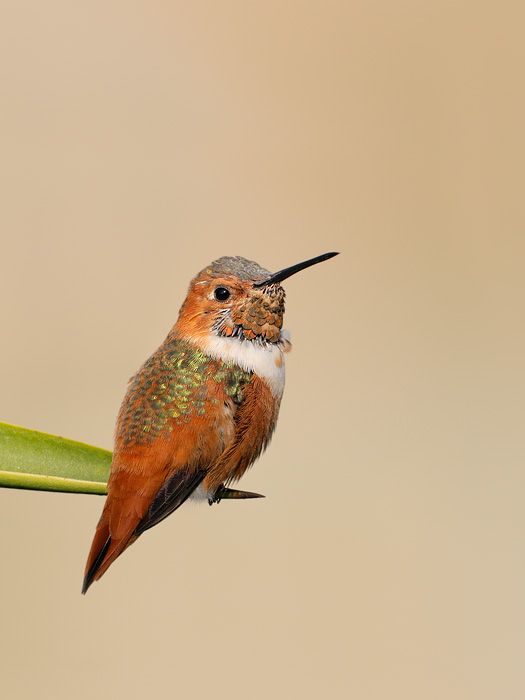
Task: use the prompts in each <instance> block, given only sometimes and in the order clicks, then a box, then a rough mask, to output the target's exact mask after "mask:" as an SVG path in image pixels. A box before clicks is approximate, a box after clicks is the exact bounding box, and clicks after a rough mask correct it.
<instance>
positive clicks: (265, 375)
mask: <svg viewBox="0 0 525 700" xmlns="http://www.w3.org/2000/svg"><path fill="white" fill-rule="evenodd" d="M286 342H287V341H285V343H286ZM199 345H200V347H201V349H202V350H203V351H204V352H205V353H206V354H207V355H210V357H213V358H214V359H216V360H222V361H223V362H232V363H234V364H236V365H239V367H242V368H243V369H244V370H246V371H248V372H255V374H257V375H258V376H259V377H261V379H264V380H265V382H266V383H267V384H268V386H269V387H270V391H271V392H272V394H273V395H274V396H276V397H277V398H279V399H280V398H281V396H282V395H283V390H284V351H285V349H284V347H283V346H281V344H275V343H267V344H266V345H260V344H259V343H256V342H252V341H251V340H239V338H227V337H226V336H220V335H210V336H208V338H207V339H206V341H205V342H204V343H202V342H201V343H199Z"/></svg>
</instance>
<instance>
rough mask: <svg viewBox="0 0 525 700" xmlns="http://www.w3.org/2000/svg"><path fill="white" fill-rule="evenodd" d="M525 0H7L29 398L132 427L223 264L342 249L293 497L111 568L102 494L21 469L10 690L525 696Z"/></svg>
mask: <svg viewBox="0 0 525 700" xmlns="http://www.w3.org/2000/svg"><path fill="white" fill-rule="evenodd" d="M522 5H523V3H516V4H515V5H511V4H510V3H508V2H499V3H486V2H485V3H484V2H481V3H480V2H474V1H472V2H457V1H454V2H447V1H446V0H437V1H433V2H430V1H429V2H426V1H423V2H422V1H421V0H412V1H410V0H407V1H406V2H399V3H398V2H395V3H394V2H390V1H387V0H379V1H378V2H363V1H362V0H355V1H353V2H339V3H337V2H321V1H319V0H318V1H316V2H298V1H296V2H289V1H286V0H285V1H283V0H281V1H279V2H277V1H273V0H272V1H268V0H264V1H261V2H247V1H244V2H241V1H238V2H210V1H208V2H195V3H189V2H177V1H174V2H170V3H164V2H152V3H145V2H144V3H140V2H117V1H116V0H109V1H108V0H104V2H97V1H96V0H95V2H89V3H88V2H85V3H71V2H66V1H65V0H64V1H62V2H60V1H59V0H49V2H46V3H41V2H35V1H34V0H33V1H28V2H13V3H10V2H3V3H2V7H1V19H0V85H1V88H0V101H1V105H0V115H1V116H0V120H1V125H2V126H1V131H0V152H1V158H0V180H1V183H0V188H1V189H0V191H1V197H2V204H1V207H0V235H1V237H2V238H1V240H2V245H1V251H2V255H1V279H0V285H1V294H2V305H1V319H2V320H1V333H2V337H1V350H0V353H1V363H0V364H1V367H0V381H1V386H2V391H1V395H0V404H1V406H0V408H1V411H0V418H1V419H2V420H5V421H7V422H10V423H15V424H19V425H23V426H26V427H31V428H35V429H39V430H43V431H47V432H50V433H55V434H60V435H65V436H68V437H71V438H74V439H77V440H81V441H85V442H88V443H92V444H96V445H100V446H103V447H107V448H111V445H112V432H113V424H114V419H115V416H116V413H117V410H118V407H119V404H120V400H121V398H122V395H123V393H124V389H125V384H126V381H127V378H128V377H129V376H130V375H131V374H132V373H133V372H134V371H135V370H136V369H137V368H138V366H139V365H140V364H141V362H142V361H143V360H144V359H145V358H146V357H147V356H148V355H149V354H150V353H151V352H152V351H153V350H154V349H155V348H156V346H157V345H158V344H159V343H160V342H161V341H162V339H163V338H164V336H165V335H166V333H167V331H168V330H169V328H170V326H171V325H172V323H173V322H174V321H175V318H176V314H177V310H178V308H179V306H180V304H181V302H182V299H183V297H184V294H185V290H186V287H187V284H188V281H189V280H190V278H191V277H192V276H193V275H194V274H195V273H196V272H197V271H198V270H199V269H201V268H202V267H204V266H205V265H206V264H207V263H208V262H209V261H210V260H212V259H213V258H215V257H218V256H220V255H224V254H230V255H235V254H240V255H244V256H246V257H248V258H251V259H254V260H257V261H258V262H259V263H261V264H262V265H264V266H266V267H268V268H270V269H272V270H277V269H279V268H282V267H284V266H287V265H290V264H292V263H295V262H298V261H301V260H304V259H306V258H309V257H311V256H313V255H317V254H319V253H322V252H325V251H327V250H340V251H341V252H342V254H341V255H340V256H339V257H338V258H336V259H334V260H331V261H329V262H327V263H324V264H323V265H320V266H319V267H317V268H312V269H311V270H308V271H305V272H303V273H302V274H301V275H298V276H297V277H295V278H293V279H290V280H289V281H288V282H287V283H286V289H287V292H288V306H287V316H286V325H287V327H288V328H290V329H291V331H292V337H293V341H294V351H293V353H292V354H291V355H290V356H289V359H288V379H287V389H286V392H285V398H284V401H283V405H282V412H281V418H280V423H279V426H278V430H277V434H276V436H275V438H274V441H273V443H272V445H271V447H270V449H269V451H268V452H267V453H266V455H265V456H264V457H263V458H262V459H261V460H260V462H259V463H258V464H257V465H256V466H255V468H254V469H253V470H252V471H251V472H250V473H249V474H248V475H247V477H246V478H245V479H244V480H243V482H242V485H243V487H246V488H248V489H253V490H257V491H258V490H260V491H262V492H263V493H265V494H266V495H267V498H266V499H265V500H264V501H258V502H246V503H236V502H233V503H228V502H226V503H222V504H221V505H220V506H218V507H214V508H208V507H200V508H196V507H195V508H192V507H185V508H183V509H182V510H181V511H180V512H178V513H177V514H176V515H175V516H173V517H172V518H169V519H168V520H167V521H166V522H165V523H163V524H162V525H160V526H159V527H157V528H155V529H154V530H152V531H151V532H148V533H147V534H146V535H145V536H144V537H143V538H141V540H140V541H139V542H138V543H137V544H135V545H134V546H133V547H132V548H131V549H130V550H129V551H128V552H126V554H125V555H124V556H123V557H122V558H121V559H120V560H119V561H118V562H117V563H116V564H115V565H114V566H113V567H112V568H111V569H110V571H109V573H108V574H107V575H106V576H105V577H104V579H102V581H101V582H100V583H98V584H96V585H94V586H93V588H92V589H91V590H90V592H89V594H88V595H87V597H85V598H83V597H81V595H80V585H81V579H82V572H83V567H84V563H85V559H86V556H87V552H88V549H89V545H90V543H91V538H92V535H93V532H94V528H95V524H96V521H97V519H98V516H99V513H100V510H101V508H102V499H100V498H98V497H95V496H73V495H60V494H40V493H31V492H21V491H7V490H5V491H2V492H0V523H1V532H2V534H1V536H0V560H1V562H2V565H1V578H0V600H1V601H2V605H1V608H2V611H1V613H0V617H1V620H0V623H1V624H0V629H1V633H0V658H1V662H0V663H1V669H0V672H1V679H2V680H1V685H2V693H1V694H2V697H5V698H13V699H15V698H23V699H27V698H35V697H39V698H53V699H55V700H61V699H62V698H79V699H84V698H86V699H87V698H90V699H91V698H121V697H123V698H131V699H133V698H144V697H177V698H197V699H200V698H211V697H214V698H218V699H220V698H227V699H229V700H244V699H245V698H249V699H253V700H260V699H264V700H266V699H270V698H301V699H316V698H330V699H331V698H335V699H339V698H350V697H351V698H356V699H359V700H384V699H399V700H411V699H414V700H420V699H421V698H424V699H425V700H427V699H430V700H432V699H442V698H443V699H445V698H446V699H447V700H450V699H453V700H456V699H457V700H465V699H469V700H470V699H472V700H474V699H475V700H484V699H488V698H498V699H499V698H505V699H506V700H507V699H518V698H520V699H521V698H523V697H524V694H525V664H524V661H523V658H524V653H525V605H524V597H525V514H524V486H525V477H524V464H523V457H524V441H523V423H524V388H525V386H524V384H525V382H524V373H523V369H524V367H523V362H524V360H523V358H524V351H525V334H524V330H523V304H524V301H525V298H524V297H525V295H524V282H523V261H524V253H525V240H524V225H525V207H524V204H523V185H524V178H523V175H524V172H523V163H524V156H525V149H524V139H523V124H524V123H525V113H524V112H525V110H524V104H523V68H524V59H525V49H524V42H523V26H524V20H525V12H524V11H523V10H521V9H518V8H520V7H521V6H522Z"/></svg>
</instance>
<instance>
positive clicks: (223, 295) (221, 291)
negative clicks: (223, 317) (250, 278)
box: [213, 287, 231, 301]
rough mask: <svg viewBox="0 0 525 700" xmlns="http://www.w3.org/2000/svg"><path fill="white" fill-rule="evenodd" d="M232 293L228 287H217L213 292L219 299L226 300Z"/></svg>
mask: <svg viewBox="0 0 525 700" xmlns="http://www.w3.org/2000/svg"><path fill="white" fill-rule="evenodd" d="M230 294H231V292H230V290H229V289H228V288H227V287H217V288H216V289H215V292H214V293H213V296H214V297H215V299H217V301H226V299H227V298H228V297H229V296H230Z"/></svg>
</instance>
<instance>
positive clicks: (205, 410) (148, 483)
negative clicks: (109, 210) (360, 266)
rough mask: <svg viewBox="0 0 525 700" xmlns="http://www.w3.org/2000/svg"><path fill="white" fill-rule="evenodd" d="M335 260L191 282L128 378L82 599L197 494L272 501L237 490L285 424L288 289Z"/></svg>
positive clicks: (224, 267) (207, 272)
mask: <svg viewBox="0 0 525 700" xmlns="http://www.w3.org/2000/svg"><path fill="white" fill-rule="evenodd" d="M334 255H337V253H325V254H324V255H319V256H317V257H315V258H312V259H310V260H306V261H305V262H302V263H299V264H297V265H292V266H291V267H287V268H285V269H283V270H280V271H279V272H276V273H274V274H272V273H270V272H269V271H268V270H266V269H264V268H263V267H261V266H260V265H258V264H257V263H255V262H252V261H251V260H246V259H245V258H242V257H238V256H237V257H222V258H219V259H218V260H215V261H213V262H212V263H211V264H210V265H209V266H208V267H206V268H204V269H203V270H202V271H201V272H199V274H198V275H197V276H196V277H195V278H194V279H193V280H192V281H191V283H190V286H189V289H188V294H187V296H186V299H185V301H184V303H183V304H182V306H181V309H180V312H179V317H178V320H177V322H176V324H175V325H174V326H173V328H172V329H171V331H170V332H169V334H168V336H167V337H166V339H165V340H164V342H163V343H162V345H161V346H160V347H159V348H158V349H157V350H156V351H155V352H154V353H153V355H152V356H151V357H150V358H149V359H148V360H146V362H145V363H144V364H143V365H142V367H141V368H140V369H139V371H138V372H137V373H136V374H135V375H134V376H133V377H132V378H131V379H130V381H129V386H128V390H127V393H126V395H125V397H124V400H123V402H122V405H121V408H120V411H119V414H118V418H117V424H116V429H115V448H114V452H113V459H112V462H111V471H110V476H109V480H108V494H107V498H106V502H105V504H104V509H103V511H102V515H101V517H100V520H99V522H98V525H97V529H96V532H95V537H94V539H93V544H92V546H91V551H90V552H89V557H88V560H87V564H86V570H85V576H84V583H83V587H82V593H86V591H87V590H88V588H89V587H90V586H91V584H92V583H93V581H96V580H98V579H99V578H100V577H101V576H102V575H103V574H104V573H105V572H106V571H107V569H108V568H109V566H111V564H112V563H113V562H114V561H115V559H116V558H117V557H118V556H120V554H122V552H123V551H124V550H125V549H126V548H127V547H129V545H130V544H132V543H133V542H134V541H135V540H136V539H137V538H138V537H140V535H142V533H144V532H145V531H146V530H149V529H150V528H151V527H153V526H154V525H157V524H158V523H160V522H161V521H162V520H164V518H166V517H168V515H171V513H173V511H175V510H176V509H177V508H179V506H181V505H182V504H183V503H184V502H185V501H186V500H187V499H188V498H190V497H191V498H193V499H197V500H202V501H207V502H208V503H209V504H210V505H212V504H214V503H218V502H220V500H221V499H223V498H258V497H261V496H260V494H256V493H251V492H245V491H237V490H235V489H230V488H229V485H230V484H231V483H232V482H235V481H237V480H238V479H240V478H241V477H242V475H243V474H244V472H245V471H246V469H248V467H249V466H250V465H251V464H252V463H253V462H254V461H255V460H256V459H257V458H258V457H259V455H260V454H261V452H262V451H263V450H264V449H265V448H266V447H267V445H268V443H269V442H270V439H271V437H272V434H273V432H274V429H275V425H276V422H277V417H278V413H279V406H280V403H281V398H282V395H283V389H284V354H285V353H287V352H288V351H289V350H290V349H291V344H290V340H289V336H288V334H287V332H286V331H284V330H283V329H282V325H283V315H284V299H285V292H284V289H283V288H282V286H281V282H282V281H283V280H285V279H287V278H288V277H290V276H291V275H294V274H295V273H297V272H299V271H300V270H304V269H305V268H307V267H310V266H311V265H315V264H317V263H320V262H323V261H324V260H328V259H329V258H332V257H334Z"/></svg>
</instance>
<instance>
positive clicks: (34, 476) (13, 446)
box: [0, 423, 112, 494]
mask: <svg viewBox="0 0 525 700" xmlns="http://www.w3.org/2000/svg"><path fill="white" fill-rule="evenodd" d="M111 457H112V453H111V452H109V450H102V449H100V448H99V447H92V446H91V445H85V444H84V443H82V442H75V440H68V439H66V438H62V437H57V436H55V435H47V434H46V433H39V432H37V431H36V430H28V429H27V428H19V427H18V426H15V425H8V424H7V423H0V486H4V487H7V488H17V489H36V490H41V491H66V492H69V493H98V494H105V493H106V489H107V480H108V477H109V468H110V465H111Z"/></svg>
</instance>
